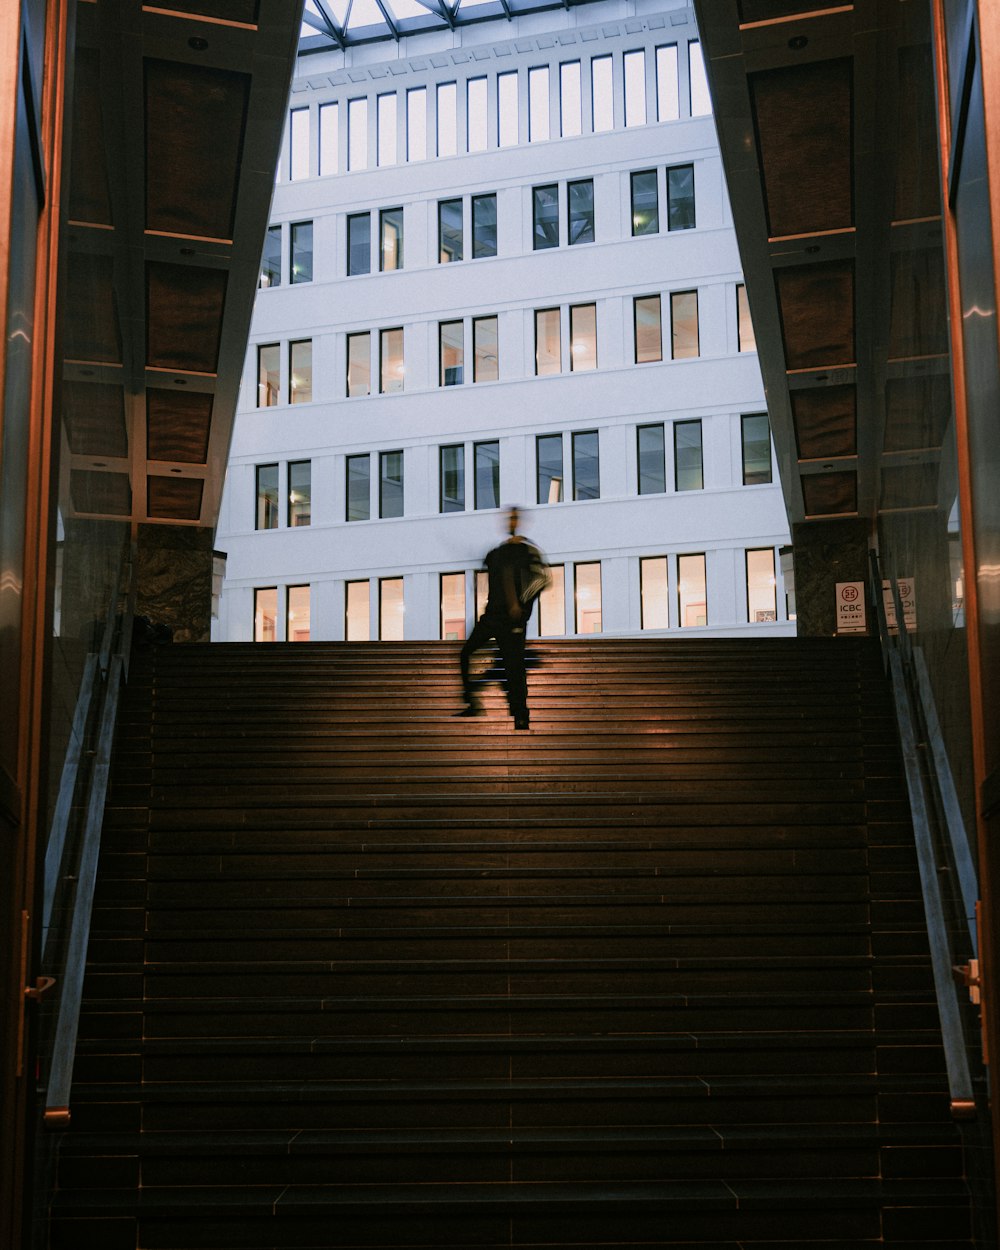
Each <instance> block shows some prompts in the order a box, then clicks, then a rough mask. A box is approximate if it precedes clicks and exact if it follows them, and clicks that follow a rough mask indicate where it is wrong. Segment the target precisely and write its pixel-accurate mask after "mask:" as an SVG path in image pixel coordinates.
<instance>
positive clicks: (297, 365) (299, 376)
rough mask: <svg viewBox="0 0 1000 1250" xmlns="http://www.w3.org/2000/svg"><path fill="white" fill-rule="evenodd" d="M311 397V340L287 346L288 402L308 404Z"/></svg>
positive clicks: (301, 340)
mask: <svg viewBox="0 0 1000 1250" xmlns="http://www.w3.org/2000/svg"><path fill="white" fill-rule="evenodd" d="M312 397H313V345H312V339H300V340H299V341H298V342H297V343H289V344H288V402H289V403H290V404H310V403H312Z"/></svg>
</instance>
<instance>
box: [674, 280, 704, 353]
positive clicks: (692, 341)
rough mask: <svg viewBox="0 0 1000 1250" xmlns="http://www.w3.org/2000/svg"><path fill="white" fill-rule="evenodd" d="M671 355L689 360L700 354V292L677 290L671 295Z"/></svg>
mask: <svg viewBox="0 0 1000 1250" xmlns="http://www.w3.org/2000/svg"><path fill="white" fill-rule="evenodd" d="M670 331H671V339H670V355H671V357H672V358H673V359H674V360H689V359H691V357H693V356H697V355H698V292H697V291H675V292H674V293H673V294H672V295H671V296H670Z"/></svg>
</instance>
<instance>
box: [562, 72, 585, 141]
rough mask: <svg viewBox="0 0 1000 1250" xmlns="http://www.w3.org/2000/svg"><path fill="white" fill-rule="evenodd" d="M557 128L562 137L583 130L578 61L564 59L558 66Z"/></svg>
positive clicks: (571, 135) (576, 133)
mask: <svg viewBox="0 0 1000 1250" xmlns="http://www.w3.org/2000/svg"><path fill="white" fill-rule="evenodd" d="M559 129H560V133H561V135H562V137H563V138H564V139H569V138H572V137H573V136H574V135H578V134H580V133H581V132H582V130H583V100H582V96H581V94H580V62H579V61H564V62H563V63H562V65H560V66H559Z"/></svg>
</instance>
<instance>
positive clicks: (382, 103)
mask: <svg viewBox="0 0 1000 1250" xmlns="http://www.w3.org/2000/svg"><path fill="white" fill-rule="evenodd" d="M378 163H379V164H380V165H395V163H396V93H395V91H391V92H388V93H387V94H386V95H380V96H379V97H378Z"/></svg>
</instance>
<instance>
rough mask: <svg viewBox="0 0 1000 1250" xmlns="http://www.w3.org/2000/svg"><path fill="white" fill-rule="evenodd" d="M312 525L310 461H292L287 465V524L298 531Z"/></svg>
mask: <svg viewBox="0 0 1000 1250" xmlns="http://www.w3.org/2000/svg"><path fill="white" fill-rule="evenodd" d="M311 523H312V461H311V460H292V461H290V462H289V465H288V524H289V527H290V528H291V529H299V528H300V527H301V526H303V525H310V524H311Z"/></svg>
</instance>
